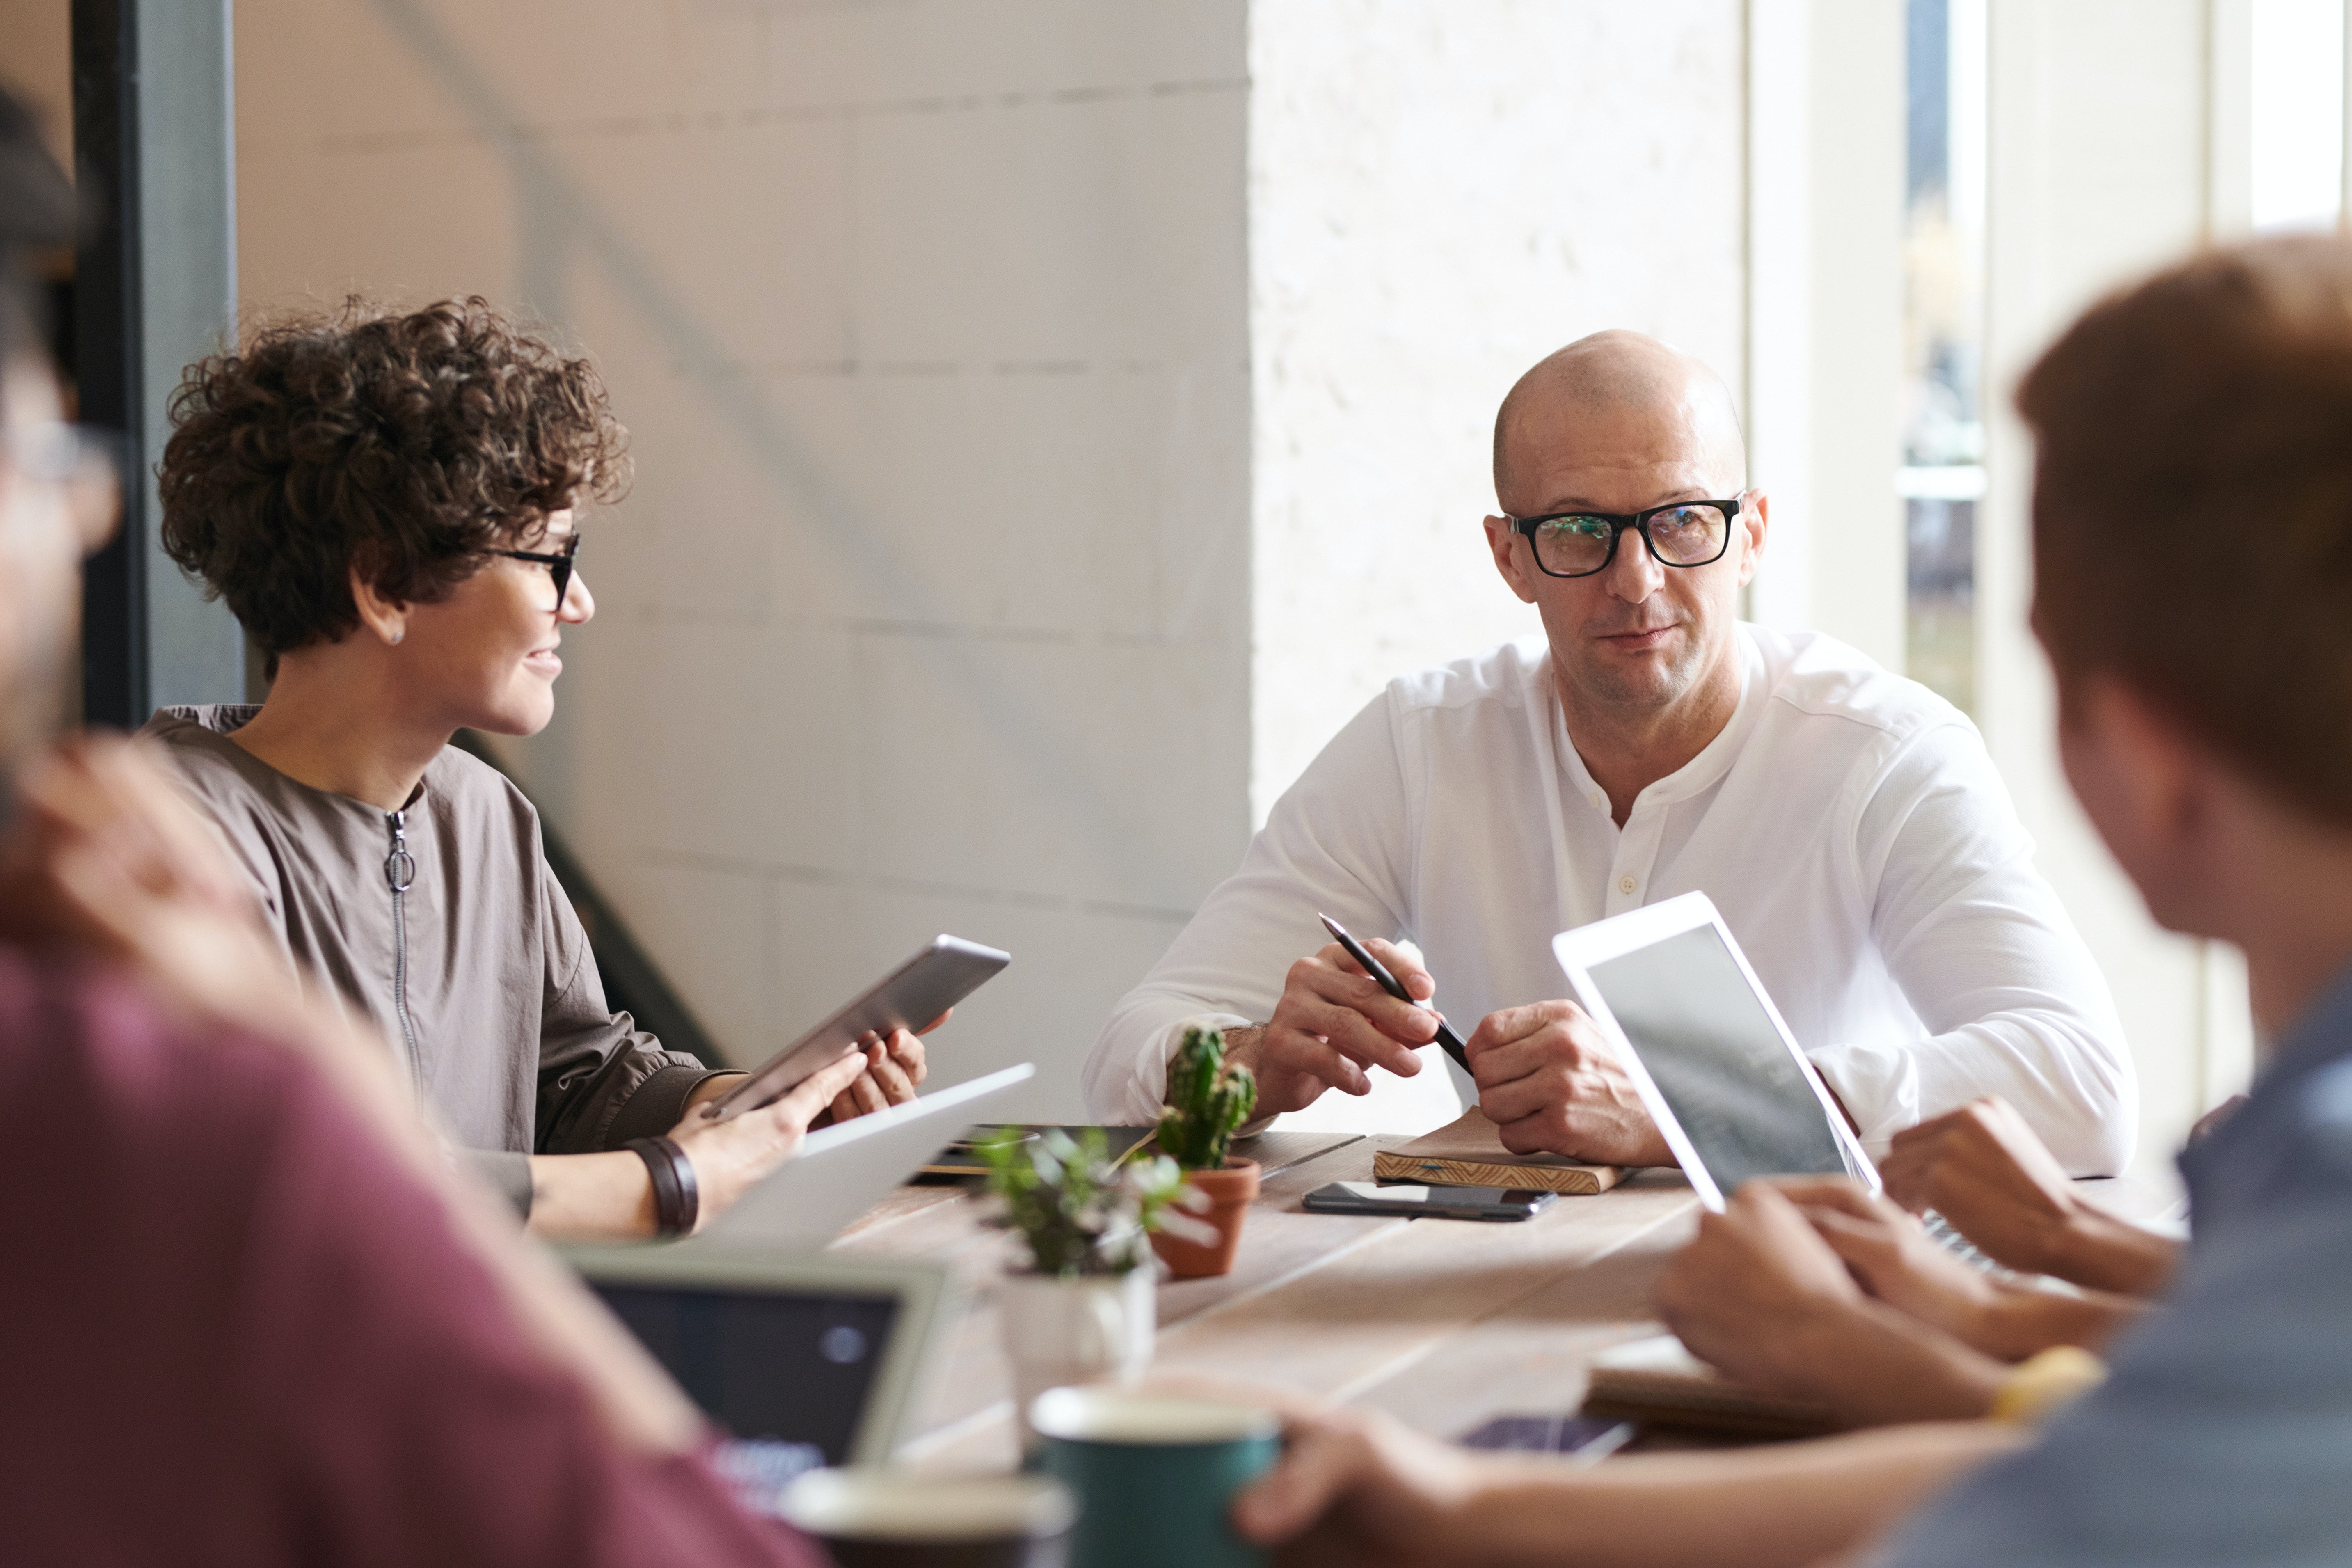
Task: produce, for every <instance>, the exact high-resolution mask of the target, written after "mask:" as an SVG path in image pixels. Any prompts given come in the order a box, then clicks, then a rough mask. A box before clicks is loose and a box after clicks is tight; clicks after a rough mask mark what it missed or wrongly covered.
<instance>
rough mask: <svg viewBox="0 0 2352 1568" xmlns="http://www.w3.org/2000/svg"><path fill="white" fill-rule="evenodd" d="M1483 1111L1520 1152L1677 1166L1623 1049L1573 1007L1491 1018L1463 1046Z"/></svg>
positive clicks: (1533, 1008) (1540, 1006)
mask: <svg viewBox="0 0 2352 1568" xmlns="http://www.w3.org/2000/svg"><path fill="white" fill-rule="evenodd" d="M1463 1054H1464V1055H1465V1056H1466V1057H1468V1058H1470V1076H1471V1077H1472V1078H1474V1079H1476V1080H1477V1084H1478V1105H1479V1108H1480V1109H1481V1110H1484V1111H1486V1119H1487V1120H1488V1121H1492V1122H1493V1123H1494V1124H1495V1126H1496V1131H1499V1132H1501V1134H1502V1136H1503V1147H1504V1148H1506V1149H1508V1150H1510V1151H1511V1152H1513V1153H1515V1154H1538V1153H1550V1154H1559V1155H1562V1156H1564V1157H1565V1158H1568V1159H1570V1160H1587V1161H1591V1162H1593V1163H1599V1164H1604V1165H1671V1164H1673V1163H1675V1155H1674V1151H1673V1150H1671V1149H1669V1148H1668V1147H1667V1146H1666V1141H1665V1139H1664V1136H1662V1135H1661V1134H1660V1133H1659V1131H1658V1127H1657V1123H1655V1122H1654V1121H1651V1120H1650V1112H1649V1110H1648V1109H1647V1108H1646V1107H1644V1106H1643V1104H1642V1096H1641V1092H1640V1091H1639V1090H1638V1089H1635V1088H1634V1087H1633V1077H1632V1075H1631V1074H1629V1073H1628V1072H1627V1071H1626V1070H1625V1067H1624V1064H1623V1062H1622V1060H1621V1059H1620V1058H1619V1057H1618V1055H1617V1051H1616V1047H1613V1046H1612V1045H1611V1044H1610V1043H1609V1041H1608V1039H1607V1038H1606V1037H1603V1036H1602V1035H1601V1030H1600V1027H1599V1026H1597V1025H1595V1024H1594V1023H1593V1021H1592V1020H1591V1017H1589V1016H1586V1014H1585V1011H1584V1009H1583V1008H1581V1007H1579V1006H1578V1005H1576V1004H1575V1003H1573V1002H1564V1001H1563V1002H1537V1003H1532V1004H1530V1005H1528V1006H1525V1007H1506V1008H1504V1009H1503V1010H1502V1011H1501V1012H1499V1013H1489V1014H1487V1015H1486V1017H1484V1018H1482V1019H1480V1020H1479V1022H1478V1027H1477V1029H1476V1030H1475V1032H1474V1033H1473V1034H1472V1035H1471V1037H1469V1038H1468V1039H1467V1040H1465V1041H1464V1042H1463Z"/></svg>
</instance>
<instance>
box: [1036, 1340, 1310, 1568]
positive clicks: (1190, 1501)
mask: <svg viewBox="0 0 2352 1568" xmlns="http://www.w3.org/2000/svg"><path fill="white" fill-rule="evenodd" d="M1029 1421H1030V1425H1031V1426H1033V1427H1034V1429H1035V1431H1036V1433H1037V1436H1038V1437H1039V1438H1040V1439H1041V1440H1042V1442H1043V1452H1042V1455H1041V1459H1042V1468H1044V1470H1045V1473H1046V1474H1047V1475H1049V1476H1052V1477H1053V1478H1054V1479H1056V1480H1058V1481H1060V1482H1062V1483H1063V1484H1064V1485H1065V1486H1067V1487H1068V1488H1069V1489H1071V1490H1072V1491H1073V1492H1076V1494H1077V1499H1078V1523H1077V1529H1076V1531H1074V1532H1073V1533H1072V1534H1071V1537H1070V1568H1264V1564H1265V1562H1266V1554H1265V1552H1263V1551H1262V1550H1260V1549H1259V1548H1257V1547H1255V1546H1252V1545H1250V1544H1249V1543H1248V1542H1244V1541H1243V1540H1242V1538H1241V1537H1240V1536H1238V1535H1235V1534H1234V1527H1233V1524H1232V1522H1231V1521H1230V1520H1229V1518H1228V1514H1229V1512H1230V1510H1232V1508H1233V1504H1234V1496H1235V1495H1236V1494H1237V1493H1239V1492H1240V1490H1241V1489H1242V1488H1243V1487H1244V1486H1246V1485H1248V1484H1249V1482H1250V1481H1251V1480H1252V1479H1255V1478H1256V1477H1257V1476H1259V1475H1261V1474H1263V1473H1264V1472H1265V1470H1266V1469H1268V1468H1271V1467H1272V1465H1273V1464H1274V1461H1275V1459H1276V1456H1278V1455H1279V1454H1280V1453H1281V1451H1282V1419H1281V1417H1280V1416H1278V1415H1276V1414H1275V1413H1274V1412H1273V1411H1271V1410H1256V1409H1252V1408H1251V1407H1249V1406H1248V1405H1222V1404H1217V1403H1214V1402H1213V1401H1210V1400H1205V1399H1182V1398H1176V1397H1172V1396H1170V1395H1166V1394H1142V1393H1138V1392H1136V1391H1134V1390H1131V1389H1123V1388H1116V1387H1106V1386H1100V1385H1097V1386H1092V1387H1080V1388H1056V1389H1053V1390H1051V1391H1049V1392H1047V1393H1045V1394H1039V1395H1038V1396H1037V1400H1036V1403H1035V1404H1034V1405H1031V1406H1030V1407H1029Z"/></svg>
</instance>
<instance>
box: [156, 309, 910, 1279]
mask: <svg viewBox="0 0 2352 1568" xmlns="http://www.w3.org/2000/svg"><path fill="white" fill-rule="evenodd" d="M173 426H174V429H173V436H172V438H171V441H170V443H169V445H168V446H166V447H165V448H164V452H163V468H162V474H161V484H162V493H163V542H164V546H165V548H166V549H167V550H169V551H170V552H171V553H172V556H173V559H174V560H175V561H177V562H178V563H180V565H181V566H182V567H183V568H184V569H185V570H186V571H187V572H189V573H190V574H193V575H194V576H196V577H198V578H200V579H201V580H202V581H203V583H204V584H205V589H206V590H207V592H208V593H209V594H211V595H214V596H216V597H218V598H221V599H223V600H225V601H226V603H227V605H228V607H229V608H230V609H231V610H232V611H234V612H235V613H236V617H237V619H238V620H239V621H240V622H241V623H242V624H243V625H244V626H245V628H246V630H247V633H248V634H249V635H250V636H251V637H253V638H254V640H255V641H256V642H257V644H258V645H259V646H260V647H261V649H262V652H263V653H264V654H265V656H266V657H267V658H268V666H269V674H270V677H271V684H270V688H269V693H268V698H267V700H265V701H263V702H262V703H261V704H260V706H258V707H249V706H238V705H230V704H221V705H217V706H211V707H204V708H171V709H164V710H161V711H159V712H158V713H157V714H156V715H155V717H154V718H153V719H152V721H150V722H149V723H148V724H147V726H146V728H145V729H144V730H142V731H141V733H142V735H143V736H145V737H146V738H148V739H149V740H152V741H153V742H156V743H157V744H158V745H159V746H161V747H162V748H163V750H164V752H166V753H168V755H169V756H170V758H171V759H172V761H173V763H174V764H175V765H176V766H177V768H178V770H179V773H181V775H182V777H183V779H184V783H185V784H186V786H187V789H188V791H189V793H190V794H191V795H193V796H194V800H195V802H196V804H197V805H198V806H199V807H200V809H202V810H203V811H204V812H205V815H206V816H209V817H211V818H212V820H213V821H214V822H215V824H217V825H218V826H219V828H220V830H221V832H222V834H223V836H224V837H225V838H226V843H227V846H228V848H229V852H230V855H231V858H233V859H234V861H235V862H236V864H237V865H238V866H239V867H240V868H242V869H243V871H244V872H245V874H246V881H247V889H248V891H249V893H250V896H251V897H252V898H253V900H255V901H256V902H257V904H258V905H259V906H260V907H261V908H262V910H264V911H265V912H266V915H267V918H268V923H269V926H270V927H271V929H272V930H274V931H276V932H277V933H278V938H279V941H280V942H281V943H282V945H283V947H284V949H285V951H286V952H287V954H288V956H289V958H290V959H292V960H293V961H295V962H296V963H299V964H300V965H301V966H303V967H304V968H305V969H307V970H309V971H310V972H312V973H317V974H319V975H321V976H323V977H324V978H325V979H327V980H328V981H329V982H330V983H331V984H332V986H333V989H334V992H335V994H337V995H338V996H340V997H341V999H342V1001H343V1002H344V1003H345V1005H349V1006H352V1007H353V1008H355V1009H356V1010H357V1012H358V1014H359V1016H362V1017H364V1018H367V1019H369V1020H371V1021H372V1022H373V1025H374V1027H375V1029H376V1031H377V1032H378V1033H380V1034H381V1035H382V1036H383V1037H384V1038H385V1039H387V1040H390V1041H391V1042H392V1043H393V1045H394V1048H395V1049H397V1050H398V1051H399V1053H400V1056H401V1058H402V1065H403V1068H404V1071H405V1073H406V1074H407V1076H408V1078H409V1080H410V1082H411V1083H412V1085H413V1086H414V1088H415V1092H416V1094H417V1096H418V1098H419V1099H421V1100H425V1101H426V1102H427V1103H429V1104H431V1105H432V1106H433V1107H434V1108H435V1110H436V1111H437V1112H438V1120H439V1123H440V1125H442V1126H443V1127H445V1128H446V1130H447V1131H449V1133H450V1135H451V1136H452V1137H453V1138H454V1139H455V1140H456V1141H457V1143H458V1144H459V1146H461V1147H463V1148H465V1149H466V1150H467V1151H469V1152H471V1154H472V1156H473V1158H474V1160H475V1162H476V1163H477V1165H478V1167H479V1168H480V1170H481V1171H482V1173H484V1174H485V1175H486V1176H487V1177H488V1179H490V1180H491V1181H492V1182H494V1183H495V1184H498V1185H499V1187H500V1188H502V1189H503V1190H504V1191H505V1192H506V1193H507V1194H508V1196H509V1199H510V1200H511V1201H512V1202H513V1204H514V1205H515V1206H516V1208H517V1209H518V1210H520V1212H522V1213H523V1214H524V1215H527V1216H528V1218H529V1222H530V1226H531V1228H532V1229H533V1230H535V1231H538V1232H540V1233H541V1234H543V1235H547V1236H551V1237H572V1238H582V1237H609V1238H625V1237H644V1236H649V1235H653V1234H656V1233H659V1234H665V1235H671V1234H678V1233H680V1232H690V1231H692V1230H694V1229H696V1228H698V1226H701V1225H703V1224H706V1223H708V1222H709V1220H710V1219H711V1218H712V1217H714V1216H715V1215H718V1214H719V1212H721V1211H722V1210H724V1209H725V1208H726V1207H727V1206H728V1205H730V1204H731V1203H732V1202H733V1201H734V1200H735V1199H736V1198H737V1197H738V1196H740V1194H742V1193H743V1192H744V1191H746V1190H747V1189H749V1188H750V1187H751V1184H753V1183H755V1182H756V1181H758V1180H759V1179H760V1178H761V1177H762V1176H764V1175H765V1174H767V1173H769V1172H770V1171H772V1170H773V1169H774V1168H775V1167H776V1166H777V1165H778V1164H779V1163H782V1161H783V1160H784V1159H785V1158H786V1157H787V1156H788V1155H790V1154H791V1153H792V1152H793V1150H794V1148H796V1147H797V1145H798V1143H799V1142H800V1138H801V1135H802V1133H803V1131H805V1130H806V1128H805V1125H804V1121H805V1119H802V1120H800V1121H795V1120H793V1118H792V1117H790V1116H789V1115H788V1114H787V1113H786V1112H785V1111H784V1110H783V1109H782V1104H783V1103H784V1102H780V1104H779V1105H777V1106H771V1107H768V1108H766V1109H762V1110H752V1111H750V1112H748V1113H746V1114H744V1115H742V1116H740V1117H737V1118H735V1119H733V1120H731V1121H725V1122H719V1121H713V1120H711V1119H710V1117H709V1115H708V1114H707V1112H708V1110H709V1109H710V1108H712V1107H713V1106H715V1103H716V1101H717V1100H719V1098H720V1097H722V1096H724V1095H725V1094H727V1093H728V1092H729V1091H730V1090H731V1089H734V1088H735V1087H736V1086H737V1085H738V1084H740V1082H741V1081H742V1077H741V1075H740V1074H738V1073H732V1072H725V1071H717V1070H713V1069H711V1068H707V1067H705V1066H704V1065H703V1064H702V1063H701V1062H699V1061H698V1060H697V1059H695V1058H693V1057H691V1056H688V1055H686V1054H684V1053H682V1052H677V1051H670V1050H665V1049H664V1048H663V1047H662V1045H661V1042H660V1041H659V1040H657V1039H656V1038H655V1037H653V1036H651V1035H649V1034H647V1033H646V1032H645V1031H643V1030H641V1029H638V1028H637V1027H636V1026H635V1022H634V1020H632V1019H631V1018H630V1016H628V1015H627V1014H625V1013H615V1012H614V1011H613V1010H612V1008H611V1006H610V1005H608V1004H607V1003H606V1001H605V999H604V984H603V982H602V980H601V979H600V978H599V976H598V974H597V971H596V959H595V955H594V953H593V952H592V951H591V950H590V948H589V943H588V936H587V932H586V931H583V929H582V927H581V923H580V920H579V917H578V916H577V915H576V914H575V913H574V912H573V910H572V902H571V900H570V899H569V898H568V897H567V896H566V895H565V893H564V890H563V889H562V885H561V884H559V883H558V882H557V881H556V879H555V874H554V872H553V871H552V870H551V869H550V868H549V867H548V863H547V858H546V855H545V854H544V852H543V851H542V849H541V844H540V825H539V816H538V814H537V812H535V811H534V810H533V809H532V807H531V805H530V802H529V801H528V800H526V799H525V798H524V797H523V795H522V794H521V792H520V790H518V789H516V788H515V787H514V785H513V784H511V783H509V781H508V780H507V778H506V777H505V775H503V774H502V773H499V771H498V770H497V769H495V768H492V767H490V766H489V765H488V763H483V762H481V761H480V760H479V759H478V758H476V757H473V756H470V755H468V754H467V753H466V752H463V751H459V750H457V749H456V748H454V747H452V746H451V745H450V743H449V742H450V740H451V737H452V736H453V735H455V733H456V732H457V731H458V730H460V729H464V728H470V729H474V730H478V731H485V732H488V733H491V734H502V735H530V734H535V733H537V732H538V731H541V729H544V728H545V727H546V725H547V723H548V721H549V720H550V719H551V718H552V717H553V715H554V711H555V681H556V678H557V677H558V676H559V675H561V674H562V669H563V661H562V656H561V655H560V654H559V653H558V652H557V648H558V646H559V645H560V644H561V643H562V640H563V634H564V632H565V630H566V629H567V628H571V627H576V626H582V625H584V624H585V623H586V622H587V621H588V619H589V618H590V617H591V616H593V615H594V614H595V611H596V602H595V600H594V598H593V596H592V595H590V593H589V591H588V584H587V582H586V580H585V579H584V578H583V575H582V574H580V572H579V571H578V570H577V563H578V561H579V555H580V549H581V534H580V531H579V527H578V511H577V509H578V508H579V507H581V506H583V505H584V504H586V503H587V502H588V501H589V500H611V499H614V498H615V497H616V496H617V495H618V494H619V493H620V491H621V490H622V489H623V488H625V476H626V468H625V458H624V456H623V440H624V433H623V431H622V429H621V427H620V426H619V424H618V423H617V422H616V421H615V420H614V417H613V415H612V411H611V409H610V408H609V406H608V405H607V402H606V398H605V393H604V384H603V382H602V381H601V379H600V378H599V377H598V376H597V374H596V372H595V370H594V368H593V366H591V365H590V364H589V363H588V362H587V361H585V360H580V359H566V358H564V357H562V355H560V354H558V353H555V352H554V351H553V350H552V349H551V348H549V347H548V346H547V345H546V344H545V343H543V342H540V341H539V340H538V339H536V338H535V337H533V336H532V335H531V334H530V333H528V332H525V331H521V330H520V329H519V328H518V327H516V326H515V325H514V324H513V323H512V322H510V321H507V320H506V319H505V318H503V317H502V316H500V315H499V313H498V312H497V311H495V310H492V309H490V307H489V306H488V304H486V303H485V302H484V301H482V300H445V301H443V302H441V303H439V304H436V305H431V306H428V307H426V308H425V309H424V310H416V311H414V312H410V313H407V314H395V313H388V312H378V311H373V310H367V309H364V308H362V307H361V306H360V305H359V304H357V302H354V303H353V304H352V305H351V306H349V307H348V308H347V309H346V310H344V312H343V313H342V314H341V316H340V317H339V318H335V319H331V320H296V321H284V322H280V323H278V324H276V325H273V326H269V327H267V328H264V329H263V330H261V331H258V332H256V333H255V334H253V335H252V336H251V338H250V339H249V340H248V341H247V343H246V344H245V346H244V347H243V348H241V349H240V350H238V351H237V352H236V353H223V354H218V355H215V356H214V357H212V358H210V359H206V360H205V361H203V362H201V363H197V364H194V365H193V366H191V367H189V370H188V373H187V376H186V379H185V381H184V383H183V384H182V386H181V388H180V391H179V394H178V395H177V396H176V398H175V399H174V401H173ZM646 765H647V766H660V765H665V760H663V759H656V760H654V761H651V762H649V763H646ZM865 1048H866V1070H865V1071H864V1072H863V1073H861V1074H860V1075H859V1076H858V1078H857V1079H856V1082H855V1083H854V1084H852V1085H851V1086H850V1088H849V1089H845V1090H844V1091H843V1092H842V1094H841V1095H840V1096H839V1097H838V1098H837V1099H836V1100H835V1102H834V1104H833V1105H832V1106H831V1107H830V1108H824V1107H820V1108H819V1109H818V1111H817V1115H818V1116H819V1118H820V1119H822V1118H824V1117H825V1116H828V1115H829V1116H831V1117H833V1118H835V1119H844V1118H847V1117H852V1116H857V1115H861V1114H864V1113H866V1112H867V1111H871V1110H879V1109H881V1108H883V1107H884V1106H886V1105H888V1104H893V1103H898V1102H902V1101H905V1100H911V1099H913V1098H914V1095H915V1089H916V1086H917V1085H919V1084H920V1083H921V1082H922V1080H923V1076H924V1071H925V1061H924V1054H923V1046H922V1042H921V1041H919V1040H918V1039H917V1038H916V1037H914V1036H913V1035H912V1034H910V1033H908V1031H906V1030H904V1029H900V1030H897V1031H895V1032H894V1033H893V1034H892V1035H891V1037H890V1038H889V1039H888V1040H887V1041H884V1040H882V1039H880V1038H878V1037H869V1039H868V1040H867V1041H866V1047H865ZM790 1103H797V1102H790ZM657 1166H658V1167H659V1168H660V1172H659V1174H660V1176H661V1177H662V1178H666V1179H657V1177H656V1167H657ZM688 1194H691V1196H690V1198H689V1197H688ZM665 1205H667V1212H665Z"/></svg>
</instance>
